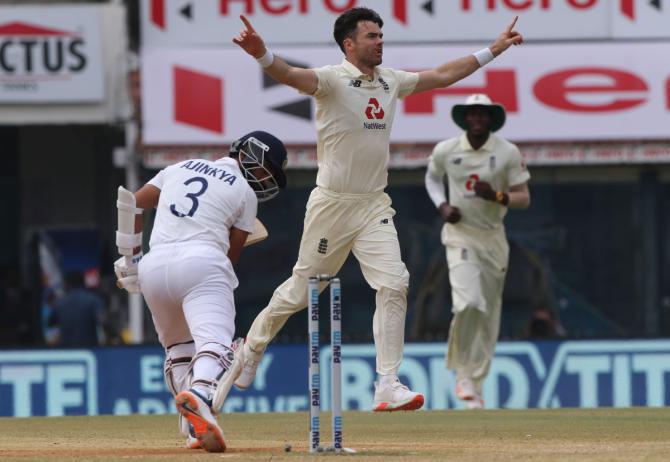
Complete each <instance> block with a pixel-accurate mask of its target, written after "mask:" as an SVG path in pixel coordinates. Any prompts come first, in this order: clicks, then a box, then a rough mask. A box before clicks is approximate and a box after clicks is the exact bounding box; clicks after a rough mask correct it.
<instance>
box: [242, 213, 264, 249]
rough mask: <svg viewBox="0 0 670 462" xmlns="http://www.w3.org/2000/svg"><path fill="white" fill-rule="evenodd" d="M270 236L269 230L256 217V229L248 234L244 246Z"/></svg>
mask: <svg viewBox="0 0 670 462" xmlns="http://www.w3.org/2000/svg"><path fill="white" fill-rule="evenodd" d="M267 237H268V230H267V229H266V228H265V226H264V225H263V223H261V221H260V220H259V219H258V218H256V220H255V221H254V230H253V231H252V232H251V234H249V235H248V236H247V240H246V241H245V242H244V247H246V246H248V245H251V244H256V243H257V242H260V241H262V240H264V239H265V238H267Z"/></svg>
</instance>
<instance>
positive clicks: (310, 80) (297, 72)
mask: <svg viewBox="0 0 670 462" xmlns="http://www.w3.org/2000/svg"><path fill="white" fill-rule="evenodd" d="M240 19H241V20H242V22H243V23H244V29H242V31H241V32H240V34H239V35H238V36H237V37H235V38H233V43H235V44H237V45H239V46H240V48H242V49H243V50H244V51H246V52H247V53H248V54H250V55H251V56H253V57H254V58H256V60H258V62H259V64H260V65H261V66H263V70H264V71H265V72H266V73H267V74H268V75H269V76H270V77H272V78H273V79H275V80H276V81H277V82H280V83H283V84H284V85H288V86H290V87H293V88H295V89H297V90H300V91H302V92H303V93H306V94H308V95H311V94H314V92H315V91H316V86H317V83H318V78H317V76H316V73H315V72H314V71H313V70H311V69H303V68H301V67H295V66H290V65H289V64H287V63H286V61H284V60H283V59H281V58H279V57H278V56H274V55H273V54H272V52H271V51H270V50H268V49H267V47H266V46H265V42H263V38H262V37H261V36H260V35H259V34H258V32H256V30H255V29H254V28H253V26H252V25H251V23H250V22H249V20H248V19H247V18H246V16H244V15H241V16H240Z"/></svg>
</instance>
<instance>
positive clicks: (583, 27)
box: [141, 0, 670, 46]
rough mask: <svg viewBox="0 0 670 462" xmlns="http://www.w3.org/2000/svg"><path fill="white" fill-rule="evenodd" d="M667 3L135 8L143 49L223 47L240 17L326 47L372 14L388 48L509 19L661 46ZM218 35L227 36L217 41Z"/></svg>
mask: <svg viewBox="0 0 670 462" xmlns="http://www.w3.org/2000/svg"><path fill="white" fill-rule="evenodd" d="M667 3H668V0H651V1H643V0H448V1H447V0H377V1H375V2H369V1H367V2H366V1H363V0H198V1H185V0H142V4H141V7H142V9H141V28H142V41H143V44H144V46H182V45H219V46H220V45H223V46H233V45H232V42H231V39H232V37H233V36H234V35H235V33H237V31H238V30H239V29H240V28H241V22H240V20H239V15H240V14H244V15H246V16H247V17H249V19H250V20H251V21H252V23H253V24H254V26H255V27H256V28H257V30H258V31H260V32H261V33H262V35H263V37H264V39H265V40H266V41H267V42H268V43H270V44H294V45H296V44H297V45H300V44H302V45H306V44H313V43H321V44H330V43H333V38H332V27H333V23H334V21H335V18H336V17H337V16H338V15H340V14H341V13H342V12H344V11H346V10H347V9H349V8H352V7H358V6H369V7H372V8H374V9H375V10H376V11H377V12H378V13H379V14H380V15H381V17H382V18H383V20H384V33H385V36H386V37H385V38H386V41H387V42H388V43H392V42H397V43H408V42H420V41H422V42H426V41H449V42H459V41H460V42H463V41H472V40H487V41H490V40H493V39H494V38H495V37H496V36H497V34H498V33H500V32H501V31H502V29H503V27H504V26H505V25H506V24H507V23H508V22H509V21H510V19H511V18H512V17H513V16H514V15H519V16H520V22H519V25H518V29H519V30H520V31H521V32H522V33H523V34H524V35H525V36H526V37H527V38H528V39H529V40H534V39H541V40H575V39H601V40H603V39H606V40H611V39H627V38H668V37H670V28H668V27H667V24H668V20H669V19H670V8H668V7H667V5H666V4H667ZM222 31H229V32H228V33H222Z"/></svg>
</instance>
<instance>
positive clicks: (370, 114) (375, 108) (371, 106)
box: [365, 98, 384, 120]
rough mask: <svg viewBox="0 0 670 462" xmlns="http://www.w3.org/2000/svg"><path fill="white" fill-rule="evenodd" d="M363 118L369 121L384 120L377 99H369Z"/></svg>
mask: <svg viewBox="0 0 670 462" xmlns="http://www.w3.org/2000/svg"><path fill="white" fill-rule="evenodd" d="M365 117H367V118H368V119H369V120H373V119H377V120H379V119H383V118H384V108H383V107H382V106H381V104H379V101H377V98H370V101H368V107H366V108H365Z"/></svg>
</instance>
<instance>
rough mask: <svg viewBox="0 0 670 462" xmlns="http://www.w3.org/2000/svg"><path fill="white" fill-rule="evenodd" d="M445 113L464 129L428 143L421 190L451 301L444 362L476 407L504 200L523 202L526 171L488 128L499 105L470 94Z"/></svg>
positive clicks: (490, 328)
mask: <svg viewBox="0 0 670 462" xmlns="http://www.w3.org/2000/svg"><path fill="white" fill-rule="evenodd" d="M451 114H452V117H453V119H454V122H456V125H458V126H459V127H461V128H462V129H463V130H465V133H464V134H463V135H461V136H458V137H456V138H451V139H448V140H446V141H442V142H440V143H438V144H437V145H436V146H435V148H434V149H433V153H432V155H431V157H430V160H429V163H428V170H427V171H426V190H427V191H428V194H429V196H430V198H431V199H432V201H433V203H434V204H435V207H437V209H438V210H439V211H440V213H441V214H442V217H443V218H444V221H445V224H444V226H443V227H442V243H443V244H444V245H445V246H446V249H447V264H448V266H449V282H450V283H451V298H452V302H453V308H452V311H453V318H452V321H451V327H450V329H449V347H448V354H447V367H448V368H450V369H454V370H455V372H456V396H458V398H459V399H461V400H464V401H465V402H466V407H468V408H470V409H477V408H482V407H483V406H484V401H483V399H482V383H483V382H484V379H485V378H486V375H487V374H488V372H489V367H490V366H491V360H492V359H493V353H494V350H495V346H496V342H497V340H498V333H499V331H500V311H501V306H502V293H503V286H504V285H505V276H506V274H507V263H508V259H509V245H508V243H507V237H506V236H505V227H504V226H503V219H504V218H505V215H506V214H507V209H508V208H517V209H525V208H527V207H528V206H529V205H530V193H529V192H528V185H527V182H528V180H529V179H530V174H529V173H528V170H527V169H526V167H525V165H524V163H523V160H522V158H521V153H520V152H519V149H518V148H517V147H516V146H515V145H513V144H512V143H510V142H508V141H506V140H504V139H502V138H499V137H497V136H496V135H494V134H493V132H496V131H498V130H499V129H500V127H502V126H503V124H504V123H505V109H504V108H503V107H502V106H501V105H499V104H493V103H492V102H491V100H490V99H489V97H488V96H486V95H483V94H474V95H471V96H469V97H468V98H467V99H466V101H465V104H457V105H456V106H454V107H453V109H452V112H451ZM445 176H446V177H447V181H448V184H449V201H448V202H447V199H446V197H445V194H444V193H445V191H444V183H443V181H442V180H443V178H444V177H445Z"/></svg>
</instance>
